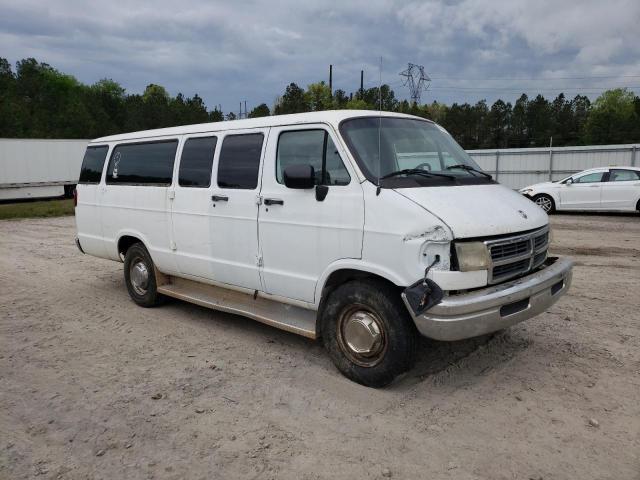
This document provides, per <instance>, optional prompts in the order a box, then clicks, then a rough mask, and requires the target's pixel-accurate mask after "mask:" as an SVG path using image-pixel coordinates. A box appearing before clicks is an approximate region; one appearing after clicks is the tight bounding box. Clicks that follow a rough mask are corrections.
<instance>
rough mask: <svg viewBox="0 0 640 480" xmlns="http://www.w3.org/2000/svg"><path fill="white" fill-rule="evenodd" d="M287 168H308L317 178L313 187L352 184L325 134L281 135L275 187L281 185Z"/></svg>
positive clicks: (297, 131) (313, 131)
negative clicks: (311, 168)
mask: <svg viewBox="0 0 640 480" xmlns="http://www.w3.org/2000/svg"><path fill="white" fill-rule="evenodd" d="M290 165H311V166H312V167H313V170H314V171H315V174H316V185H348V184H349V182H350V181H351V177H350V176H349V172H348V171H347V169H346V168H345V166H344V163H343V162H342V159H341V158H340V154H339V153H338V149H337V148H336V145H335V143H334V142H333V140H332V139H331V136H330V135H329V133H328V132H327V131H326V130H320V129H319V130H295V131H290V132H282V133H281V134H280V137H279V138H278V154H277V157H276V179H277V180H278V183H284V170H285V168H287V167H288V166H290Z"/></svg>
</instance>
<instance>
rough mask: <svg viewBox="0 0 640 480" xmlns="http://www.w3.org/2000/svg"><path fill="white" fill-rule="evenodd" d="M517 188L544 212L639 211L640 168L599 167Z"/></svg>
mask: <svg viewBox="0 0 640 480" xmlns="http://www.w3.org/2000/svg"><path fill="white" fill-rule="evenodd" d="M519 192H520V193H521V194H523V195H525V196H527V197H529V198H530V199H531V200H533V201H534V202H535V203H536V204H537V205H538V206H539V207H540V208H542V209H543V210H544V211H545V212H547V213H551V212H553V211H554V210H605V211H617V212H633V211H635V210H638V211H640V168H637V167H601V168H592V169H589V170H584V171H582V172H579V173H574V174H573V175H571V176H569V177H567V178H564V179H562V180H559V181H555V182H544V183H537V184H535V185H531V186H528V187H525V188H521V189H520V190H519Z"/></svg>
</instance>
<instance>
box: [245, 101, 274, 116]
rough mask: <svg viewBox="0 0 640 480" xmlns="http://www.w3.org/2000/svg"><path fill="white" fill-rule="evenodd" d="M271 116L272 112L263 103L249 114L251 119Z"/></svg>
mask: <svg viewBox="0 0 640 480" xmlns="http://www.w3.org/2000/svg"><path fill="white" fill-rule="evenodd" d="M269 115H271V111H269V107H268V106H267V104H266V103H261V104H260V105H258V106H257V107H256V108H254V109H253V110H251V111H250V112H249V118H259V117H268V116H269Z"/></svg>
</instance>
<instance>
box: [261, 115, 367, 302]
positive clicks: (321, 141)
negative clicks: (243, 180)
mask: <svg viewBox="0 0 640 480" xmlns="http://www.w3.org/2000/svg"><path fill="white" fill-rule="evenodd" d="M337 145H339V143H338V142H337V141H336V140H335V137H334V136H333V132H332V131H330V130H329V128H328V127H327V126H326V125H321V124H316V125H297V126H295V127H278V128H272V129H271V133H270V135H269V141H268V146H267V151H266V154H265V163H264V168H263V172H262V190H261V192H260V197H261V205H260V210H259V214H258V232H259V237H260V257H261V258H260V263H261V264H262V271H261V275H262V281H263V284H264V289H265V292H267V293H269V294H271V295H277V296H280V297H287V298H291V299H295V300H300V301H303V302H308V303H312V302H313V301H314V296H315V288H316V283H317V281H318V279H319V278H320V275H321V274H322V273H323V272H324V271H325V270H326V269H327V267H328V266H329V265H330V264H331V263H332V262H335V261H337V260H339V259H344V258H361V255H362V235H363V227H364V197H363V192H362V187H361V186H360V183H359V182H358V180H357V177H356V175H355V172H353V171H352V170H351V169H350V168H349V167H350V166H348V165H347V164H345V163H344V162H343V161H342V158H344V155H342V154H341V153H340V147H338V146H337ZM292 165H307V166H308V165H311V166H312V167H313V169H314V172H315V182H316V185H325V186H326V187H327V188H328V191H327V192H326V196H325V197H322V195H317V192H316V188H309V189H293V188H288V187H286V186H285V184H284V179H283V172H284V169H285V168H286V167H287V166H292Z"/></svg>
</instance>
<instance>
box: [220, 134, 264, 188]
mask: <svg viewBox="0 0 640 480" xmlns="http://www.w3.org/2000/svg"><path fill="white" fill-rule="evenodd" d="M263 139H264V136H263V135H262V134H261V133H250V134H246V135H229V136H227V137H225V138H224V140H223V141H222V149H221V150H220V160H219V162H218V186H219V187H222V188H238V189H245V190H253V189H255V188H256V187H257V186H258V173H259V169H260V154H261V152H262V141H263Z"/></svg>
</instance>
